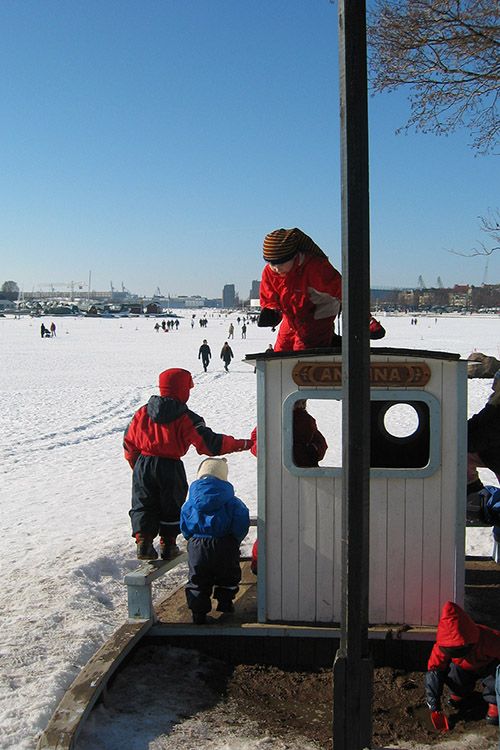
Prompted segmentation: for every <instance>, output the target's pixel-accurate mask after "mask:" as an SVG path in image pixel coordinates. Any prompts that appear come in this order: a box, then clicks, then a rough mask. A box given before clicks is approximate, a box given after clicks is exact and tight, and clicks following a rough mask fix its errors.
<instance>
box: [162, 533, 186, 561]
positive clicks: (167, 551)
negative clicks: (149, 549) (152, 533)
mask: <svg viewBox="0 0 500 750" xmlns="http://www.w3.org/2000/svg"><path fill="white" fill-rule="evenodd" d="M175 539H176V537H175V536H174V537H160V557H161V559H162V560H173V559H174V557H177V555H180V554H181V551H180V549H179V547H178V546H177V544H176V543H175Z"/></svg>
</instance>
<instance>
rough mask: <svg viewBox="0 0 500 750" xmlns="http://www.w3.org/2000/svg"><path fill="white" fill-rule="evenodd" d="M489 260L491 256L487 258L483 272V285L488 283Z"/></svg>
mask: <svg viewBox="0 0 500 750" xmlns="http://www.w3.org/2000/svg"><path fill="white" fill-rule="evenodd" d="M489 262H490V257H489V256H488V257H487V258H486V263H485V264H484V273H483V281H482V285H483V286H486V284H487V283H488V265H489Z"/></svg>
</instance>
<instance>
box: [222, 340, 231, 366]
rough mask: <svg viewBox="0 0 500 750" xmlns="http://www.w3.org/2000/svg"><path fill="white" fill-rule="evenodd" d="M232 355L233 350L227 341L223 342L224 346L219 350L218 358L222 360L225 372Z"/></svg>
mask: <svg viewBox="0 0 500 750" xmlns="http://www.w3.org/2000/svg"><path fill="white" fill-rule="evenodd" d="M233 357H234V354H233V350H232V349H231V347H230V346H229V344H228V343H227V341H225V342H224V346H223V347H222V349H221V350H220V358H221V359H222V361H223V362H224V369H225V371H226V372H228V368H229V364H230V362H231V360H232V358H233Z"/></svg>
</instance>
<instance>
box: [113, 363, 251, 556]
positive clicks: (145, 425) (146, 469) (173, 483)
mask: <svg viewBox="0 0 500 750" xmlns="http://www.w3.org/2000/svg"><path fill="white" fill-rule="evenodd" d="M158 382H159V387H160V395H159V396H151V398H150V399H149V401H148V403H147V404H145V405H144V406H141V408H140V409H138V410H137V411H136V413H135V414H134V416H133V418H132V421H131V422H130V424H129V426H128V427H127V429H126V430H125V435H124V439H123V448H124V452H125V458H126V460H127V461H128V462H129V464H130V466H131V467H132V469H133V475H132V508H131V510H130V512H129V515H130V518H131V521H132V536H133V537H134V538H135V541H136V545H137V557H138V559H139V560H156V558H157V557H158V553H157V552H156V550H155V548H154V547H153V540H154V538H155V536H156V535H157V534H159V535H160V555H161V558H162V560H171V559H172V558H174V557H176V555H178V554H179V548H178V547H177V543H176V542H177V535H178V533H179V518H180V509H181V506H182V504H183V502H184V500H185V499H186V494H187V489H188V485H187V480H186V471H185V469H184V464H183V463H182V460H181V458H182V456H184V455H185V454H186V453H187V451H188V449H189V448H190V446H191V445H194V447H195V448H196V450H197V451H198V453H199V454H200V455H203V454H204V455H206V456H220V455H222V454H224V453H234V452H235V451H245V450H250V448H251V445H252V441H251V440H239V439H237V438H234V437H232V436H231V435H223V434H217V433H215V432H213V431H212V430H211V429H210V428H209V427H207V426H206V424H205V420H204V419H203V418H202V417H200V416H198V414H195V413H194V412H193V411H191V410H190V409H188V407H187V401H188V399H189V394H190V391H191V388H193V386H194V383H193V378H192V377H191V373H190V372H188V370H183V369H180V368H172V369H170V370H165V371H164V372H162V373H160V376H159V381H158Z"/></svg>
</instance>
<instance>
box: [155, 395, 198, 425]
mask: <svg viewBox="0 0 500 750" xmlns="http://www.w3.org/2000/svg"><path fill="white" fill-rule="evenodd" d="M187 410H188V407H187V406H186V404H183V403H181V401H177V399H175V398H170V397H168V396H151V398H150V399H149V401H148V403H147V412H148V417H149V418H150V419H151V420H153V422H159V423H161V424H169V423H170V422H174V421H175V420H176V419H178V418H179V417H180V416H181V415H182V414H185V413H186V412H187Z"/></svg>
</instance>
